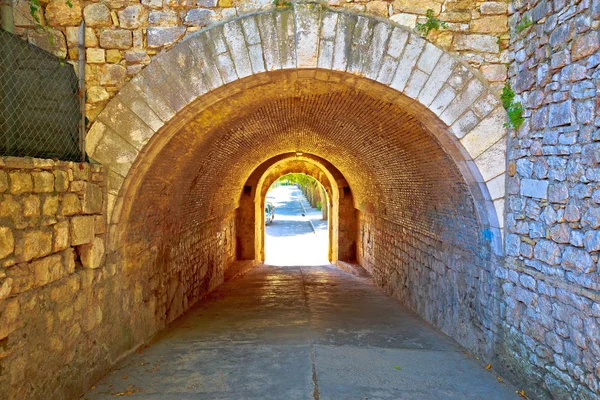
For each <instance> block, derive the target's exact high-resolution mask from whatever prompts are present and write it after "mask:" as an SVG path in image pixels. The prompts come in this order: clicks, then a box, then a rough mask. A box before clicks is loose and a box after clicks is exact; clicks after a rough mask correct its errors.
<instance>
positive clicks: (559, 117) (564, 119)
mask: <svg viewBox="0 0 600 400" xmlns="http://www.w3.org/2000/svg"><path fill="white" fill-rule="evenodd" d="M573 119H574V115H573V110H572V103H571V101H564V102H562V103H554V104H550V108H549V112H548V125H549V126H550V127H555V126H561V125H567V124H570V123H571V121H573Z"/></svg>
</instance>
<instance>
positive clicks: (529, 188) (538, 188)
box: [521, 179, 548, 199]
mask: <svg viewBox="0 0 600 400" xmlns="http://www.w3.org/2000/svg"><path fill="white" fill-rule="evenodd" d="M521 195H522V196H527V197H535V198H538V199H546V198H547V197H548V181H540V180H535V179H523V180H522V181H521Z"/></svg>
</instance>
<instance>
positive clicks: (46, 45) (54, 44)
mask: <svg viewBox="0 0 600 400" xmlns="http://www.w3.org/2000/svg"><path fill="white" fill-rule="evenodd" d="M57 1H60V0H57ZM27 40H28V41H29V43H31V44H33V45H35V46H37V47H39V48H41V49H43V50H46V51H47V52H49V53H52V54H54V55H55V56H57V57H59V58H65V57H66V56H67V41H66V39H65V35H64V34H63V33H62V32H61V31H60V30H58V29H54V28H47V29H43V30H42V29H39V30H30V31H28V32H27Z"/></svg>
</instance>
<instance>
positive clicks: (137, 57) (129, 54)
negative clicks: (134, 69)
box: [125, 49, 150, 64]
mask: <svg viewBox="0 0 600 400" xmlns="http://www.w3.org/2000/svg"><path fill="white" fill-rule="evenodd" d="M125 60H126V61H127V62H128V63H130V64H139V63H144V64H146V63H149V62H150V57H148V53H147V52H146V50H141V49H131V50H127V51H126V52H125Z"/></svg>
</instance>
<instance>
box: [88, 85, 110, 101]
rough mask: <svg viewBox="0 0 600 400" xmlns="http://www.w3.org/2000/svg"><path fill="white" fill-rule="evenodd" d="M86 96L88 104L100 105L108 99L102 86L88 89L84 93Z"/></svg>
mask: <svg viewBox="0 0 600 400" xmlns="http://www.w3.org/2000/svg"><path fill="white" fill-rule="evenodd" d="M86 96H87V99H88V101H89V102H90V103H100V102H103V101H107V100H108V99H109V98H110V96H109V94H108V92H107V91H106V89H105V88H104V87H102V86H92V87H90V88H89V89H88V90H87V92H86Z"/></svg>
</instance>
